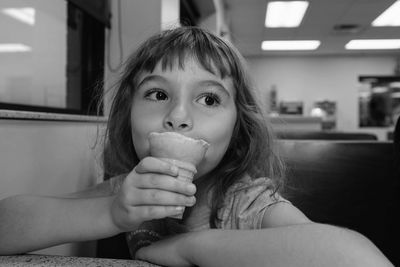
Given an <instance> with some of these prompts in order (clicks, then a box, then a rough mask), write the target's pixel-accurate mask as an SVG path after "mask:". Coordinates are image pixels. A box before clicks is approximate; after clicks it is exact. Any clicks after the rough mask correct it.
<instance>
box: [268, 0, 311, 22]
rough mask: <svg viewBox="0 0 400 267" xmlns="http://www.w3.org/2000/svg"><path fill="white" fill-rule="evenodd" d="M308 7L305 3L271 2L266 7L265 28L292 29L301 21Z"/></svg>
mask: <svg viewBox="0 0 400 267" xmlns="http://www.w3.org/2000/svg"><path fill="white" fill-rule="evenodd" d="M307 7H308V2H307V1H289V2H286V1H273V2H269V3H268V5H267V11H266V14H265V27H267V28H294V27H298V26H299V25H300V23H301V21H302V20H303V17H304V14H305V13H306V10H307Z"/></svg>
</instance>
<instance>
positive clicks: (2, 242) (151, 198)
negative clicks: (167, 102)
mask: <svg viewBox="0 0 400 267" xmlns="http://www.w3.org/2000/svg"><path fill="white" fill-rule="evenodd" d="M177 175H178V169H177V167H174V166H171V165H170V164H169V163H166V162H164V161H161V160H158V159H155V158H145V159H143V160H142V161H141V162H140V163H139V164H138V165H137V166H136V167H135V169H134V170H133V171H132V172H130V173H129V174H128V175H127V177H126V178H125V179H123V183H122V184H121V183H115V184H117V187H118V188H117V189H115V188H114V187H113V186H111V185H110V184H114V183H110V184H109V185H107V184H108V182H105V183H102V184H100V185H98V186H96V187H95V188H92V189H89V190H86V191H83V192H78V193H73V194H69V195H67V196H64V197H44V196H29V195H19V196H13V197H9V198H6V199H3V200H1V201H0V255H7V254H16V253H25V252H29V251H33V250H38V249H42V248H45V247H49V246H54V245H58V244H62V243H69V242H79V241H88V240H94V239H100V238H105V237H109V236H112V235H115V234H118V233H120V232H125V231H132V230H134V229H136V228H137V227H138V226H139V225H140V224H141V223H142V222H143V221H147V220H152V219H160V218H164V217H168V216H174V215H177V214H180V213H182V212H183V207H184V206H192V205H193V204H194V197H193V195H194V193H195V187H194V185H193V184H189V183H188V182H184V181H180V180H178V179H176V176H177ZM116 191H118V192H116Z"/></svg>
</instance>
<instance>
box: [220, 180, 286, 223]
mask: <svg viewBox="0 0 400 267" xmlns="http://www.w3.org/2000/svg"><path fill="white" fill-rule="evenodd" d="M275 191H276V190H275V188H274V184H273V181H272V180H271V179H270V178H267V177H261V178H255V179H253V178H251V177H250V176H248V175H246V176H244V177H243V178H242V179H240V180H239V181H238V182H236V183H235V184H234V185H232V186H231V187H230V188H229V189H228V190H227V193H226V196H225V200H224V204H223V206H222V208H221V209H219V211H218V217H219V219H221V220H220V223H219V225H217V227H218V228H222V229H260V228H261V222H262V219H263V217H264V213H265V211H266V209H267V208H268V207H270V206H271V205H273V204H275V203H279V202H288V203H290V202H289V201H287V200H286V199H284V198H283V197H281V196H280V195H279V193H277V192H275Z"/></svg>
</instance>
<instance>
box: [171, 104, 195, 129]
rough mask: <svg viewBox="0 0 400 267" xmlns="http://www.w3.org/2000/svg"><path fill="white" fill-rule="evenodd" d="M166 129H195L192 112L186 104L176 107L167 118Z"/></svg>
mask: <svg viewBox="0 0 400 267" xmlns="http://www.w3.org/2000/svg"><path fill="white" fill-rule="evenodd" d="M164 127H165V128H166V129H167V130H169V131H189V130H191V129H192V127H193V120H192V118H191V116H190V112H189V110H188V109H187V107H186V106H185V105H184V104H176V105H174V106H173V107H172V108H171V110H170V112H169V113H168V114H167V115H166V116H165V119H164Z"/></svg>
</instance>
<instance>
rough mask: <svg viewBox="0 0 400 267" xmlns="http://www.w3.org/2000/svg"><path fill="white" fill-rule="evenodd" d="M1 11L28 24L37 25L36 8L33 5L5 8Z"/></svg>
mask: <svg viewBox="0 0 400 267" xmlns="http://www.w3.org/2000/svg"><path fill="white" fill-rule="evenodd" d="M1 12H2V13H4V14H6V15H8V16H10V17H12V18H14V19H16V20H19V21H21V22H23V23H26V24H28V25H31V26H33V25H35V9H34V8H33V7H22V8H3V9H2V10H1Z"/></svg>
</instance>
